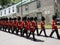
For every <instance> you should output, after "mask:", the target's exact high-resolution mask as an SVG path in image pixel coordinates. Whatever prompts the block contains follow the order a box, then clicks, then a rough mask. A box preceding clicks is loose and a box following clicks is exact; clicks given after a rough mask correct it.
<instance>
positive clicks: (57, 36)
mask: <svg viewBox="0 0 60 45" xmlns="http://www.w3.org/2000/svg"><path fill="white" fill-rule="evenodd" d="M54 32H56V34H57V38H60V36H59V33H58V30H52V32H51V34H50V37H52V35H53V33H54Z"/></svg>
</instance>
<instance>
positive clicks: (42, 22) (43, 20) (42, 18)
mask: <svg viewBox="0 0 60 45" xmlns="http://www.w3.org/2000/svg"><path fill="white" fill-rule="evenodd" d="M40 26H41V31H40V34H39V35H41V33H42V31H44V34H45V36H47V35H46V31H45V18H44V17H43V16H42V17H41V22H40Z"/></svg>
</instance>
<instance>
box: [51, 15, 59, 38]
mask: <svg viewBox="0 0 60 45" xmlns="http://www.w3.org/2000/svg"><path fill="white" fill-rule="evenodd" d="M54 32H56V34H57V38H58V39H60V36H59V33H58V27H57V16H56V15H53V16H52V32H51V34H50V37H52V35H53V33H54Z"/></svg>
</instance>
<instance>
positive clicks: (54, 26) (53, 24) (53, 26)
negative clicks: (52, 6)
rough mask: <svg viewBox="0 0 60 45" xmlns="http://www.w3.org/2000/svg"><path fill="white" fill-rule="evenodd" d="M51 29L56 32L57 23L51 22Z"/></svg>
mask: <svg viewBox="0 0 60 45" xmlns="http://www.w3.org/2000/svg"><path fill="white" fill-rule="evenodd" d="M52 29H54V30H58V27H57V22H56V21H54V20H53V21H52Z"/></svg>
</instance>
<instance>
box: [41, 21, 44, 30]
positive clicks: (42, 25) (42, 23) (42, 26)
mask: <svg viewBox="0 0 60 45" xmlns="http://www.w3.org/2000/svg"><path fill="white" fill-rule="evenodd" d="M40 27H41V29H43V28H45V22H42V21H41V22H40Z"/></svg>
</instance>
